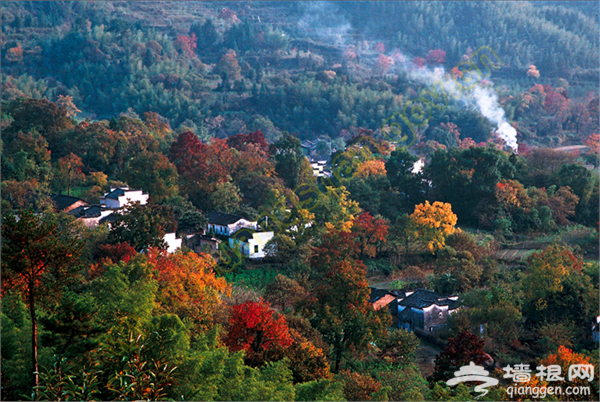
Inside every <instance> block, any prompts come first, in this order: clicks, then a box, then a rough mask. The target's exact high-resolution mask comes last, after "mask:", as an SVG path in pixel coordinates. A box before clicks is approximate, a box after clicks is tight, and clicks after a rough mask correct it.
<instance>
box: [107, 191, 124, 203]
mask: <svg viewBox="0 0 600 402" xmlns="http://www.w3.org/2000/svg"><path fill="white" fill-rule="evenodd" d="M124 195H125V190H123V189H122V188H117V189H114V190H113V191H111V192H110V193H108V194H106V197H105V198H110V199H113V200H118V199H119V197H121V196H124Z"/></svg>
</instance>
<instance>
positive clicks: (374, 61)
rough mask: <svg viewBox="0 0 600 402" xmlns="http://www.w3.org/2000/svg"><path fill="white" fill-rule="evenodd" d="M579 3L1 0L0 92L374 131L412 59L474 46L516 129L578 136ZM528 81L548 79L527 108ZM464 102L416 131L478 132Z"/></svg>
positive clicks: (91, 110) (106, 106)
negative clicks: (443, 126) (490, 57)
mask: <svg viewBox="0 0 600 402" xmlns="http://www.w3.org/2000/svg"><path fill="white" fill-rule="evenodd" d="M594 12H596V14H597V10H595V9H594V7H592V6H591V5H589V4H588V6H587V7H586V6H584V5H579V6H571V5H570V3H568V2H566V3H552V4H551V5H534V4H529V3H519V2H502V3H495V2H482V3H470V2H463V3H457V2H430V3H413V2H399V3H389V2H380V3H379V2H368V3H352V2H350V3H327V2H316V3H297V4H290V5H286V4H282V3H277V2H265V3H260V2H239V3H238V2H233V3H231V4H229V3H201V2H185V3H178V2H162V3H161V5H160V6H158V5H157V4H154V3H145V2H144V3H105V2H99V3H93V2H91V3H88V2H74V3H68V2H67V3H55V2H44V3H37V2H31V3H29V2H14V3H7V4H6V5H5V7H3V10H2V32H3V35H2V61H3V64H2V66H3V67H2V68H3V78H2V80H3V81H2V85H3V91H2V97H3V99H6V100H12V99H16V97H18V96H22V95H25V96H32V97H37V98H40V97H46V98H48V99H49V100H52V101H56V100H57V99H58V96H60V95H69V96H72V97H73V102H74V104H75V105H76V106H77V107H78V108H79V109H80V110H81V111H82V112H83V114H81V115H80V116H81V117H85V116H89V117H92V118H93V117H96V118H100V119H102V118H107V117H110V116H114V115H118V114H120V113H126V112H128V111H131V112H133V113H136V114H137V115H140V116H141V115H143V114H144V113H145V112H156V113H158V114H159V115H160V116H162V117H163V118H166V119H167V120H168V121H169V122H170V124H171V125H172V126H173V127H174V128H176V129H178V128H185V127H187V128H190V129H193V130H194V131H196V132H197V133H198V134H199V135H201V136H202V137H203V138H209V137H221V138H223V137H227V136H229V135H233V134H237V133H238V132H243V131H245V130H251V131H252V130H257V129H260V130H261V131H262V132H264V133H265V134H266V135H267V138H268V139H270V140H273V139H275V138H276V137H277V136H278V135H280V133H281V131H288V132H296V133H298V135H299V136H300V137H301V138H316V137H318V136H329V137H331V138H336V137H339V136H345V137H348V134H347V133H348V132H351V133H356V132H357V129H359V128H366V129H370V130H373V131H375V132H376V135H377V134H378V130H380V129H381V126H382V121H384V120H385V119H388V118H389V117H390V116H392V115H394V113H397V112H399V111H401V110H403V108H404V107H405V105H406V102H407V100H409V99H412V98H413V97H414V96H415V95H416V93H419V92H420V91H421V90H422V89H423V87H424V84H425V83H424V81H422V80H418V79H415V77H414V74H413V73H414V70H415V69H418V67H420V66H424V68H426V69H427V70H431V69H433V68H436V67H437V68H440V67H442V68H444V69H445V71H446V72H449V71H450V70H451V69H452V68H453V67H456V66H458V65H460V63H461V62H463V61H464V60H465V57H467V58H468V57H469V56H470V55H472V54H473V52H476V51H477V50H478V49H479V48H480V47H482V46H487V47H489V48H490V49H492V50H493V51H494V52H495V53H496V54H497V55H498V58H499V59H500V60H501V64H502V65H501V67H500V68H498V69H494V70H493V72H492V75H491V77H489V79H490V80H491V82H493V83H494V86H495V88H496V91H498V92H499V94H500V102H501V104H502V106H503V107H504V108H505V109H506V112H507V115H508V117H509V120H511V122H514V123H517V129H518V131H519V134H520V136H522V137H523V138H524V140H525V142H526V143H528V144H529V145H532V144H537V143H540V144H545V145H553V146H555V145H560V144H569V143H581V142H582V141H583V138H584V136H585V135H587V134H590V128H589V125H590V121H589V119H590V118H591V119H592V120H593V119H595V118H597V112H596V111H597V97H598V96H597V82H598V77H599V76H598V65H597V60H598V57H599V53H598V51H599V50H598V49H599V47H598V37H599V35H598V32H599V31H598V21H597V18H594ZM532 65H533V66H534V67H533V68H530V66H532ZM536 84H539V85H546V86H550V87H551V88H549V87H546V90H545V93H543V94H541V96H540V95H537V96H536V95H534V98H535V99H534V101H533V102H534V105H530V104H531V102H532V101H530V100H529V99H530V93H531V92H532V91H535V88H536V87H535V85H536ZM548 92H552V93H558V94H560V95H552V96H550V98H551V99H548V100H547V101H546V99H545V98H546V93H548ZM538 98H539V99H538ZM537 105H540V106H543V109H545V110H541V109H539V106H537ZM555 110H559V111H560V116H559V117H558V116H556V113H554V111H555ZM477 114H478V113H477V112H473V110H472V109H470V108H469V106H468V105H460V104H456V105H453V106H452V107H450V108H447V109H446V110H444V111H443V112H442V114H440V115H436V116H432V118H431V119H430V120H429V121H428V125H427V126H426V127H424V128H423V129H422V130H421V131H422V132H421V134H422V136H423V138H424V139H434V140H435V139H436V138H435V137H436V135H435V130H436V129H437V128H438V127H439V124H440V123H444V122H447V121H455V120H457V115H459V116H460V117H458V119H459V120H461V121H460V122H459V123H458V126H459V127H458V128H459V131H460V132H461V134H463V136H464V137H471V138H475V137H482V138H487V136H488V134H489V133H487V131H489V130H490V129H491V127H485V128H483V127H480V125H481V124H480V123H478V122H477V120H478V118H477ZM588 115H591V117H589V116H588ZM481 130H483V131H484V132H480V133H478V134H473V133H472V132H473V131H481Z"/></svg>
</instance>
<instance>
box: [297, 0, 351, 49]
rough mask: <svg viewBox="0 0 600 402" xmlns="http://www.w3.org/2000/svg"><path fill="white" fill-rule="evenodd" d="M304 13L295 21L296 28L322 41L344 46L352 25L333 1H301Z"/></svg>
mask: <svg viewBox="0 0 600 402" xmlns="http://www.w3.org/2000/svg"><path fill="white" fill-rule="evenodd" d="M300 4H301V6H302V7H303V8H304V15H303V16H302V18H300V20H298V22H297V27H298V30H299V31H300V32H301V33H302V34H304V35H306V36H309V37H313V38H315V37H316V38H318V39H319V40H321V41H322V42H323V43H327V44H333V45H338V46H346V44H347V39H348V34H349V32H350V30H351V29H352V25H351V24H350V23H349V22H348V21H347V20H346V18H344V16H343V15H342V13H341V12H340V10H339V9H338V6H337V5H336V4H335V3H334V2H327V1H316V2H315V1H311V2H301V3H300Z"/></svg>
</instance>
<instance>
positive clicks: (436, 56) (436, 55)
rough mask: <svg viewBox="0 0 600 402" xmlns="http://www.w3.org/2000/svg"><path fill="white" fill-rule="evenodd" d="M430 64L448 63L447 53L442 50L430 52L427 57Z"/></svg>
mask: <svg viewBox="0 0 600 402" xmlns="http://www.w3.org/2000/svg"><path fill="white" fill-rule="evenodd" d="M425 60H426V61H427V63H428V64H444V63H445V62H446V52H445V51H443V50H442V49H433V50H430V51H429V52H428V53H427V55H426V56H425Z"/></svg>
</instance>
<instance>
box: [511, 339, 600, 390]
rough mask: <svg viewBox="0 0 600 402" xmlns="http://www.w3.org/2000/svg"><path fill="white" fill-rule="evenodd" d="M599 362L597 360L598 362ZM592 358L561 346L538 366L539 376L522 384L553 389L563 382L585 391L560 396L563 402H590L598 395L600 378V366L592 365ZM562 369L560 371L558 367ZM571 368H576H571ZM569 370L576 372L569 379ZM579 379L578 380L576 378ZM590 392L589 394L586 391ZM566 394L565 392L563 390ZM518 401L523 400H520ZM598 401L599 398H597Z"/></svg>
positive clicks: (536, 375)
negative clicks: (599, 380)
mask: <svg viewBox="0 0 600 402" xmlns="http://www.w3.org/2000/svg"><path fill="white" fill-rule="evenodd" d="M596 362H597V360H596ZM592 363H594V362H592V361H591V359H590V357H588V356H584V355H582V354H580V353H576V352H573V351H572V350H571V349H569V348H567V347H565V346H563V345H561V346H559V347H558V350H557V351H556V353H554V354H551V355H548V356H547V357H546V358H545V359H542V360H541V361H540V363H539V364H538V365H537V366H536V369H537V374H535V375H534V374H532V375H531V380H529V381H528V382H526V383H523V384H521V386H523V387H532V388H533V387H548V386H550V387H552V386H553V385H556V384H557V381H558V383H559V384H560V383H562V381H565V382H567V384H568V386H569V387H570V388H571V389H577V390H578V391H583V392H580V393H574V392H570V393H569V394H567V393H566V392H565V393H563V394H561V395H560V400H561V401H590V400H595V399H594V395H596V396H597V395H598V394H597V392H598V389H597V384H598V382H597V381H596V379H597V378H598V373H599V371H598V364H592ZM556 366H558V367H560V369H558V367H556ZM571 366H575V367H573V368H571ZM569 370H576V373H575V374H576V375H575V376H572V377H571V379H569ZM576 377H577V378H576ZM563 379H564V380H563ZM586 389H587V390H589V393H587V392H586V391H585V390H586ZM563 392H564V390H563ZM515 399H516V400H521V399H520V398H519V399H517V398H516V397H515ZM596 399H597V398H596Z"/></svg>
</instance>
